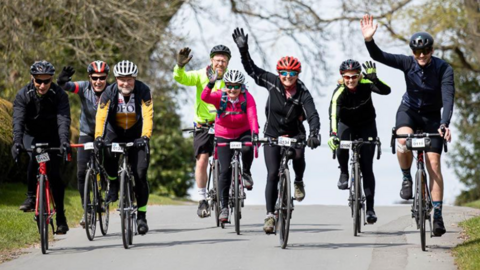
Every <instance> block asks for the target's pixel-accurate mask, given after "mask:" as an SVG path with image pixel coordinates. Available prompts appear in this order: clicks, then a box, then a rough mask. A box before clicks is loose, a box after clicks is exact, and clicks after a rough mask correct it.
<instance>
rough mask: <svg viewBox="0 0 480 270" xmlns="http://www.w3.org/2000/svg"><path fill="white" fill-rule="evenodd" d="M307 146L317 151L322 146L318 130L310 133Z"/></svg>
mask: <svg viewBox="0 0 480 270" xmlns="http://www.w3.org/2000/svg"><path fill="white" fill-rule="evenodd" d="M307 145H308V147H310V148H311V149H315V148H317V147H318V146H320V135H319V134H318V130H315V131H313V132H310V136H308V140H307Z"/></svg>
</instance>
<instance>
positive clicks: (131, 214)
mask: <svg viewBox="0 0 480 270" xmlns="http://www.w3.org/2000/svg"><path fill="white" fill-rule="evenodd" d="M126 181H127V183H126V185H127V190H128V192H127V202H128V209H129V210H128V212H127V213H128V216H127V220H128V244H129V245H132V244H133V221H134V219H135V220H136V218H135V217H134V211H133V198H134V197H133V186H132V182H131V181H130V178H129V177H127V180H126ZM135 225H136V222H135Z"/></svg>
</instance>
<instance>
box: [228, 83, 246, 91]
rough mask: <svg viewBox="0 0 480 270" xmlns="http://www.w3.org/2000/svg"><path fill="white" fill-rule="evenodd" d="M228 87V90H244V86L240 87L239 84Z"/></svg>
mask: <svg viewBox="0 0 480 270" xmlns="http://www.w3.org/2000/svg"><path fill="white" fill-rule="evenodd" d="M226 87H227V88H228V89H235V90H238V89H240V88H242V85H239V84H237V85H226Z"/></svg>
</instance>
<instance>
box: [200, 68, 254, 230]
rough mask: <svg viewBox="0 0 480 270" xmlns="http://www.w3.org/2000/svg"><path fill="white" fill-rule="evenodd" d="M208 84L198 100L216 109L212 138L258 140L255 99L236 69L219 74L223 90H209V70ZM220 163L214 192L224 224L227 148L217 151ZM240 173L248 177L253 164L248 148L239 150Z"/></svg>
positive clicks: (228, 177) (229, 174) (212, 83)
mask: <svg viewBox="0 0 480 270" xmlns="http://www.w3.org/2000/svg"><path fill="white" fill-rule="evenodd" d="M210 71H211V72H209V73H210V75H209V80H210V81H209V83H208V84H207V86H206V87H205V89H204V90H203V93H202V100H203V101H205V102H207V103H210V104H213V105H214V106H215V108H217V117H216V118H215V139H216V141H217V142H220V143H225V142H232V141H241V142H249V141H252V138H258V119H257V107H256V104H255V99H253V96H252V95H251V94H250V93H249V92H248V91H247V88H246V86H245V84H244V83H245V76H243V74H242V73H241V72H240V71H238V70H229V71H227V72H226V73H225V74H224V75H223V80H224V81H225V86H226V88H225V89H222V90H221V91H216V92H214V93H212V88H213V87H214V86H215V81H216V80H217V72H215V71H213V70H211V69H210ZM217 153H218V161H219V163H220V175H219V181H218V189H219V192H220V200H221V207H222V211H221V213H220V216H219V219H220V221H221V222H227V221H228V212H229V211H228V199H229V198H228V197H229V196H228V195H229V194H228V191H229V187H230V183H231V181H232V179H231V178H232V168H231V166H230V161H231V160H232V154H233V151H231V150H230V149H229V148H228V147H219V148H218V149H217ZM242 161H243V172H244V173H245V174H247V175H251V173H250V168H251V166H252V162H253V149H252V147H244V148H243V149H242Z"/></svg>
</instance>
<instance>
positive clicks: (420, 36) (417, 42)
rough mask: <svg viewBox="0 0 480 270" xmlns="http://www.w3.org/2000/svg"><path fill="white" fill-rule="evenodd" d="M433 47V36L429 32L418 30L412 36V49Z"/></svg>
mask: <svg viewBox="0 0 480 270" xmlns="http://www.w3.org/2000/svg"><path fill="white" fill-rule="evenodd" d="M431 47H433V37H432V36H431V35H430V34H429V33H427V32H417V33H415V34H413V36H412V37H411V38H410V48H412V50H416V49H423V48H431Z"/></svg>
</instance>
